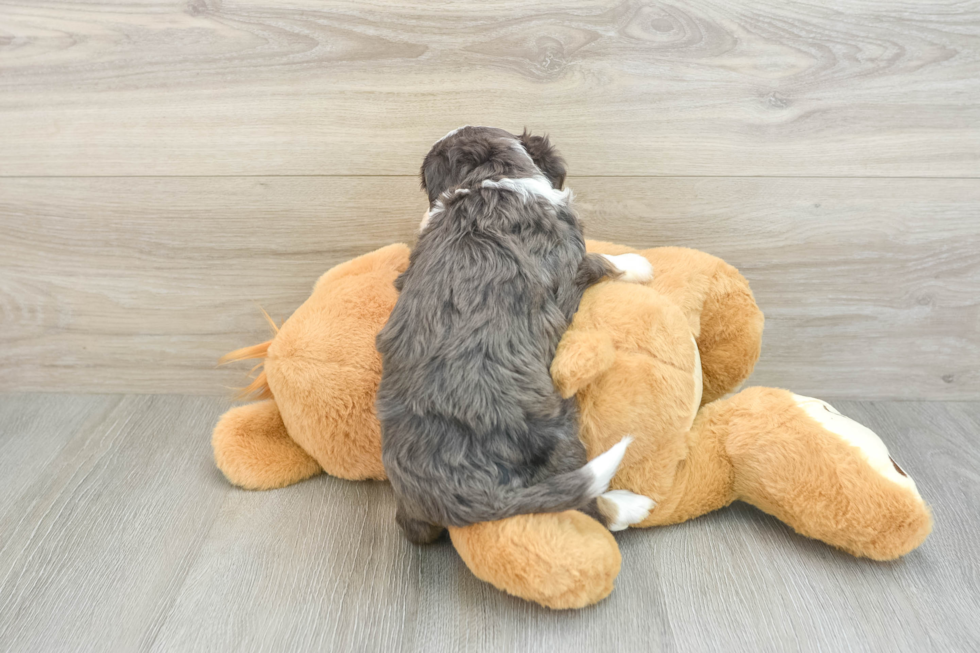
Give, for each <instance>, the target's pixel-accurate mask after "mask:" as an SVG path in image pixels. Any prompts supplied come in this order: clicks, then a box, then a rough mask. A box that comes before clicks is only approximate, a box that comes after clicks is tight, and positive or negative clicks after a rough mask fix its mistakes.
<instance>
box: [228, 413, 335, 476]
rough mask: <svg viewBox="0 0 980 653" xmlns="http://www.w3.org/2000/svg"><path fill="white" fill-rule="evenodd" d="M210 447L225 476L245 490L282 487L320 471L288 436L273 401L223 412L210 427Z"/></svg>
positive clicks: (315, 463) (312, 460)
mask: <svg viewBox="0 0 980 653" xmlns="http://www.w3.org/2000/svg"><path fill="white" fill-rule="evenodd" d="M211 446H212V447H213V448H214V461H215V463H217V465H218V469H220V470H221V472H222V473H223V474H224V475H225V478H227V479H228V480H229V481H230V482H231V483H233V484H235V485H238V486H240V487H243V488H245V489H247V490H271V489H273V488H279V487H285V486H286V485H291V484H293V483H298V482H299V481H302V480H304V479H307V478H309V477H311V476H313V475H314V474H319V473H320V471H321V469H320V465H319V464H317V462H316V461H315V460H314V459H313V458H312V457H310V455H309V454H307V453H306V452H305V451H303V449H301V448H300V446H299V445H298V444H296V443H295V442H294V441H293V439H292V438H290V437H289V434H288V433H287V432H286V427H285V426H284V425H283V423H282V418H281V417H280V416H279V408H278V407H277V406H276V402H275V401H273V400H267V401H260V402H257V403H254V404H247V405H245V406H238V407H237V408H232V409H231V410H229V411H228V412H226V413H225V414H224V415H223V416H222V417H221V419H220V420H219V421H218V424H217V425H216V426H215V427H214V433H213V434H212V436H211Z"/></svg>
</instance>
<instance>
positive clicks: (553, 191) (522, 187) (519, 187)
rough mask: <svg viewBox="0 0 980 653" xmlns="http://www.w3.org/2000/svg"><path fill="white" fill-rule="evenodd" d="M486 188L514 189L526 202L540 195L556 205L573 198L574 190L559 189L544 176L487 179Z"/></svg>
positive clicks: (484, 184) (484, 185)
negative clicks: (497, 179)
mask: <svg viewBox="0 0 980 653" xmlns="http://www.w3.org/2000/svg"><path fill="white" fill-rule="evenodd" d="M483 187H484V188H500V189H503V190H509V191H513V192H515V193H517V194H519V195H520V196H521V199H523V200H524V201H525V202H527V201H529V200H530V199H531V198H532V197H540V198H541V199H544V200H547V201H548V202H551V203H552V204H554V205H558V204H566V203H568V201H569V200H570V199H571V196H572V191H571V190H569V189H567V188H566V189H565V190H558V189H557V188H555V187H553V186H552V185H551V183H550V182H549V181H548V180H547V179H545V178H544V177H537V176H536V177H522V178H520V179H501V180H500V181H493V180H490V179H487V180H485V181H484V182H483Z"/></svg>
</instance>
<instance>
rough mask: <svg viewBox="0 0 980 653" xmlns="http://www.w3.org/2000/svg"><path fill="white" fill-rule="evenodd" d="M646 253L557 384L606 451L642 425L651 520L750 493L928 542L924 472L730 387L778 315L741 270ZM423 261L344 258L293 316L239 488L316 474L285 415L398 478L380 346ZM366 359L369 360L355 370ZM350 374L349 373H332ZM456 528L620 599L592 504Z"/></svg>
mask: <svg viewBox="0 0 980 653" xmlns="http://www.w3.org/2000/svg"><path fill="white" fill-rule="evenodd" d="M587 245H588V248H589V250H590V251H593V252H601V253H606V254H623V253H628V252H632V251H635V250H631V249H630V248H628V247H622V246H618V245H612V244H609V243H596V242H590V243H587ZM642 254H643V255H644V256H645V257H646V258H648V259H649V260H650V262H651V263H653V264H654V266H655V267H656V269H657V276H656V278H655V279H654V280H653V282H651V283H649V284H647V285H645V286H638V285H633V284H625V283H621V282H609V283H602V284H599V285H597V286H595V287H593V288H592V289H590V290H589V291H588V292H586V293H585V295H584V296H583V299H582V303H581V305H580V308H579V311H578V313H577V314H576V316H575V319H574V320H573V323H572V325H571V327H570V328H569V330H568V331H567V332H566V333H565V335H564V337H563V339H562V341H561V343H560V344H559V347H558V350H557V353H556V356H555V359H554V361H553V364H552V370H551V371H552V374H553V378H554V380H555V382H556V384H557V386H558V387H559V388H561V389H562V390H563V392H564V393H565V394H567V395H569V396H571V395H572V394H574V395H575V396H576V399H577V401H578V404H579V408H580V411H581V423H580V429H581V430H580V436H581V438H582V440H583V442H584V443H585V445H586V447H587V448H588V450H589V452H590V454H591V453H594V452H596V451H602V450H603V448H604V447H607V446H608V445H609V443H610V442H612V441H613V440H614V439H615V437H616V435H617V434H621V433H623V432H630V433H632V434H633V435H634V436H635V438H636V440H635V442H634V443H633V444H632V445H631V447H630V449H629V451H628V452H627V455H626V457H625V459H624V461H623V464H622V466H621V467H620V470H619V472H618V474H617V477H616V479H615V480H614V482H613V485H614V486H615V487H617V488H620V489H627V490H631V491H633V492H636V493H639V494H646V495H649V496H652V497H653V498H655V499H656V500H657V505H656V508H655V509H654V510H653V511H651V513H650V515H649V517H648V518H647V519H646V520H644V522H642V524H641V525H643V526H653V525H665V524H672V523H678V522H682V521H685V520H688V519H692V518H694V517H697V516H698V515H702V514H705V513H707V512H710V511H712V510H716V509H718V508H720V507H722V506H724V505H727V504H728V503H730V502H732V501H735V500H742V501H746V502H749V503H752V504H754V505H756V506H758V507H759V508H761V509H762V510H765V511H766V512H769V513H770V514H773V515H775V516H776V517H778V518H779V519H781V520H783V521H785V522H786V523H787V524H789V525H790V526H792V527H793V528H794V529H795V530H796V531H797V532H799V533H801V534H802V535H805V536H807V537H814V538H817V539H820V540H822V541H824V542H826V543H828V544H830V545H832V546H835V547H838V548H840V549H842V550H844V551H848V552H850V553H852V554H854V555H858V556H864V557H868V558H873V559H880V560H888V559H893V558H896V557H898V556H901V555H905V554H907V553H909V552H910V551H912V550H913V549H915V548H916V547H917V546H919V545H920V544H921V543H922V542H923V541H924V540H925V538H926V537H927V536H928V534H929V532H930V530H931V528H932V518H931V515H930V512H929V509H928V507H927V506H926V504H925V502H924V501H923V499H922V497H921V496H920V495H919V492H918V490H917V489H916V488H915V486H914V484H908V483H897V482H895V481H894V480H893V479H894V478H895V476H894V474H890V475H888V474H883V473H882V472H881V469H880V466H879V465H876V464H872V460H871V457H872V456H871V454H869V452H868V451H866V450H865V449H862V448H861V447H859V446H855V445H854V444H853V438H848V437H844V436H845V435H846V434H843V435H842V434H841V433H838V432H834V431H833V430H831V429H830V428H828V427H827V426H826V425H825V424H824V423H822V422H821V421H819V420H816V419H814V418H813V417H812V416H811V414H809V413H808V412H807V409H806V407H805V406H804V405H802V403H801V400H800V398H797V397H796V396H795V395H793V394H792V393H790V392H787V391H785V390H778V389H773V388H749V389H747V390H743V391H741V392H738V393H736V394H733V395H731V396H728V397H725V398H723V399H719V398H720V397H722V396H723V395H726V394H728V393H731V392H733V391H735V390H736V388H737V386H738V384H740V383H741V382H742V381H744V380H745V378H747V377H748V375H749V374H750V373H751V371H752V369H753V366H754V365H755V361H756V360H757V358H758V354H759V347H760V343H761V336H762V327H763V319H762V314H761V312H760V311H759V310H758V308H757V307H756V305H755V301H754V299H753V298H752V294H751V292H750V290H749V287H748V284H747V283H746V281H745V279H744V278H742V276H741V275H739V274H738V271H737V270H735V269H734V268H732V267H731V266H729V265H727V264H725V263H724V262H723V261H720V260H718V259H717V258H714V257H712V256H709V255H707V254H704V253H702V252H697V251H693V250H687V249H680V248H662V249H653V250H645V251H643V252H642ZM407 261H408V249H407V248H406V247H404V246H392V247H387V248H384V249H382V250H379V251H377V252H373V253H371V254H368V255H365V256H363V257H361V258H360V259H355V260H354V261H352V262H350V263H346V264H344V265H342V266H339V267H338V268H335V269H334V270H331V271H330V272H328V273H327V274H326V275H324V277H323V278H322V279H321V280H320V282H319V283H318V285H317V289H316V290H315V291H314V294H313V296H311V297H310V299H309V300H308V301H307V302H306V304H304V305H303V306H302V307H300V309H298V310H297V311H296V313H295V314H294V315H293V316H292V317H291V318H290V319H289V320H288V321H287V322H286V323H285V324H284V325H283V327H282V329H281V330H280V332H279V333H278V334H277V335H276V338H275V340H274V341H273V342H272V345H271V346H270V347H269V348H268V351H269V356H270V359H267V362H266V373H267V377H268V381H269V389H270V390H271V392H272V394H273V395H274V404H273V403H272V402H262V403H259V404H255V405H252V406H241V407H237V408H233V409H231V410H230V411H229V412H228V413H227V414H226V416H225V417H224V418H222V420H221V421H220V422H219V424H218V425H217V426H216V427H215V432H214V438H213V444H214V448H215V460H216V462H217V463H218V466H219V467H220V468H221V470H222V471H223V472H224V473H225V475H226V476H227V477H228V479H229V480H230V481H231V482H233V483H235V484H238V485H241V486H243V487H250V488H258V487H279V486H282V485H286V484H288V483H290V482H295V481H296V480H298V479H301V478H304V477H305V476H306V475H309V473H311V470H312V471H315V468H314V467H313V466H312V464H311V463H310V462H309V460H308V459H307V458H305V457H303V456H299V455H297V454H296V451H295V448H293V447H290V446H289V443H288V442H287V441H286V440H285V439H284V437H283V435H284V434H283V431H282V427H283V426H285V427H286V433H287V434H288V437H289V438H291V439H292V440H293V441H294V442H295V443H296V445H298V447H299V448H301V449H302V450H303V451H305V452H306V454H307V455H308V456H309V458H312V459H313V460H314V461H316V463H317V464H318V465H319V466H320V467H321V468H322V469H324V470H326V471H327V472H328V473H331V474H334V475H337V476H342V477H344V478H381V477H383V469H382V468H381V464H380V463H381V456H380V433H379V430H378V427H377V419H376V418H375V417H374V415H373V402H372V401H371V398H372V397H373V391H374V390H376V388H377V385H378V382H379V380H380V367H379V366H378V365H377V360H378V359H377V353H376V352H375V351H374V347H373V341H374V334H375V333H377V330H378V329H380V327H381V325H382V324H383V323H384V320H385V319H386V318H387V316H388V313H390V311H391V306H393V304H394V292H393V290H392V289H391V281H392V280H393V279H394V278H395V276H397V274H398V273H399V272H400V271H401V270H403V269H404V266H405V265H407ZM348 312H351V313H348ZM273 353H275V358H274V359H273V358H272V355H273ZM699 359H700V366H699V365H698V360H699ZM348 360H349V361H358V362H357V363H356V364H354V365H351V366H350V367H347V366H346V363H342V364H338V361H348ZM371 361H374V363H373V364H372V363H371ZM270 364H271V367H270ZM699 367H700V370H701V374H700V375H699V374H698V368H699ZM273 370H275V371H273ZM335 375H340V376H341V377H342V379H341V380H342V382H336V383H328V384H326V385H322V384H320V383H318V381H319V380H320V379H323V378H327V379H330V378H332V377H333V376H335ZM275 409H278V410H279V412H280V413H281V414H282V420H281V422H280V421H279V420H276V419H275V418H274V411H275ZM287 415H288V416H289V418H288V419H287ZM872 436H873V434H872ZM878 444H881V443H880V442H878ZM882 446H883V445H882ZM372 456H373V459H372ZM902 462H903V461H899V463H902ZM903 466H904V467H905V470H904V472H905V473H906V474H911V473H912V472H914V467H913V465H911V464H910V465H907V466H906V465H903ZM365 470H369V471H370V470H373V473H374V474H376V475H372V474H371V473H365ZM450 536H451V537H452V540H453V543H454V544H455V545H456V547H457V549H458V550H459V552H460V555H461V556H462V558H463V560H464V561H465V562H466V564H467V566H469V568H470V569H471V570H473V573H474V574H476V575H477V576H478V577H480V578H482V579H484V580H486V581H487V582H489V583H492V584H493V585H495V586H496V587H498V588H500V589H502V590H505V591H507V592H510V593H512V594H514V595H516V596H520V597H523V598H525V599H528V600H532V601H537V602H538V603H540V604H542V605H546V606H548V607H551V608H575V607H582V606H584V605H588V604H591V603H594V602H596V601H598V600H600V599H602V598H603V597H605V596H606V595H608V593H609V592H610V591H611V590H612V587H613V581H614V579H615V577H616V574H617V573H618V571H619V566H620V558H619V553H618V551H617V550H616V546H615V541H614V540H613V539H612V537H611V536H610V534H609V532H608V531H607V530H606V529H605V528H604V527H603V526H602V525H601V524H599V523H598V522H596V521H595V520H592V519H590V518H588V517H587V516H585V515H582V514H581V513H577V512H563V513H552V514H543V515H524V516H518V517H512V518H510V519H505V520H502V521H497V522H488V523H483V524H475V525H472V526H466V527H463V528H450Z"/></svg>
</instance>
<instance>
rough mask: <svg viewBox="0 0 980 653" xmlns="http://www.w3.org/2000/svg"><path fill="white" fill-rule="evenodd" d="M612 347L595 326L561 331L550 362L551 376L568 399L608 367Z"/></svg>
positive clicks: (610, 342) (612, 360) (612, 359)
mask: <svg viewBox="0 0 980 653" xmlns="http://www.w3.org/2000/svg"><path fill="white" fill-rule="evenodd" d="M615 360H616V350H615V348H614V347H613V343H612V340H611V339H610V338H609V336H608V335H607V334H605V333H603V332H601V331H597V330H595V329H574V328H573V329H569V330H568V331H566V332H565V335H564V337H563V338H562V339H561V342H560V343H558V350H557V351H556V352H555V358H554V360H553V361H552V362H551V379H552V380H553V381H554V382H555V387H557V388H558V391H559V392H561V396H562V397H565V398H566V399H568V398H569V397H571V396H572V395H574V394H575V393H576V392H578V391H579V390H581V389H582V388H584V387H585V386H587V385H588V384H589V383H591V382H592V381H594V380H595V379H597V378H598V377H599V375H600V374H602V373H603V372H605V371H606V370H608V369H609V368H610V367H612V364H613V362H614V361H615Z"/></svg>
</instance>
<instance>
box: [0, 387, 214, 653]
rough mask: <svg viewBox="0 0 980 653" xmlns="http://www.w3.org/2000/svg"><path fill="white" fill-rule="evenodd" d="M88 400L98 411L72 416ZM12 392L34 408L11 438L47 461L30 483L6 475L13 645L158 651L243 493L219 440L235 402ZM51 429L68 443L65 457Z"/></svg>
mask: <svg viewBox="0 0 980 653" xmlns="http://www.w3.org/2000/svg"><path fill="white" fill-rule="evenodd" d="M55 399H58V397H55ZM80 402H81V404H82V406H83V407H84V404H86V403H87V404H88V408H89V411H90V415H91V416H92V418H91V419H79V421H78V422H76V423H68V421H67V419H68V418H70V417H73V416H74V417H79V409H80V406H79V403H80ZM2 403H3V404H4V409H3V411H2V412H8V411H14V412H18V413H19V414H20V417H19V418H18V420H16V421H13V422H7V421H3V422H0V447H2V448H3V450H4V452H6V450H7V449H8V446H9V445H11V444H14V445H16V446H17V448H19V449H21V450H31V451H33V453H35V454H36V455H37V456H38V457H39V459H40V460H44V461H45V464H44V466H43V467H40V466H37V465H35V478H34V479H33V481H32V482H31V484H30V485H29V486H27V487H23V488H22V491H19V492H17V493H16V494H13V495H11V496H9V498H8V496H7V495H8V493H9V492H14V491H15V490H18V489H19V488H18V487H17V486H16V485H13V486H12V485H10V484H9V483H10V479H9V477H7V476H4V477H0V496H4V510H3V513H2V514H0V532H2V533H3V538H2V539H3V545H2V547H0V642H3V645H2V648H3V649H4V650H10V651H59V650H64V651H78V650H127V651H135V650H139V649H141V648H142V649H146V648H147V647H148V646H149V645H150V644H151V643H152V641H153V639H154V638H155V637H156V634H157V633H158V631H159V628H160V627H161V625H162V624H163V623H164V621H165V620H166V618H167V617H168V614H169V612H170V609H171V607H172V602H173V599H174V597H175V596H176V593H177V591H178V590H179V588H180V587H181V586H182V584H183V583H184V579H185V576H186V573H187V571H188V570H189V568H190V566H191V563H192V562H193V560H194V558H195V555H196V553H197V551H198V549H199V548H200V546H201V544H202V543H203V541H204V539H205V537H206V536H207V534H208V532H209V529H210V527H211V524H212V523H213V522H214V519H215V517H216V516H217V513H218V510H219V509H220V507H221V503H222V498H223V497H224V495H225V494H226V493H227V492H228V491H229V487H228V485H227V484H226V483H225V482H224V479H223V478H221V475H220V473H218V472H217V471H216V470H215V468H214V464H213V462H212V461H211V456H210V447H209V446H208V443H209V432H210V429H211V427H212V426H213V424H214V422H215V420H216V419H217V416H218V410H219V409H220V408H221V407H222V405H223V404H224V402H223V401H219V400H215V399H213V398H189V397H126V398H113V399H111V400H108V401H107V399H106V398H104V397H91V398H86V399H84V400H81V399H80V398H69V399H65V398H64V397H61V398H60V401H54V400H52V399H51V398H48V397H45V396H31V395H24V396H20V397H10V396H6V397H4V398H3V399H2ZM52 404H53V405H52ZM52 413H54V414H55V415H57V414H59V413H60V414H63V415H64V418H65V419H64V420H61V421H60V423H59V422H58V420H56V419H53V418H52V417H51V414H52ZM25 435H30V436H33V441H34V444H33V447H27V446H25V445H24V443H23V439H24V437H25ZM65 436H70V437H67V438H66V437H65ZM17 440H20V441H21V442H20V443H19V444H18V443H17V442H16V441H17ZM51 440H61V441H62V442H63V443H64V444H63V446H62V448H61V449H60V450H59V451H57V454H56V455H55V456H54V457H53V458H51V457H50V454H49V453H47V451H50V448H49V447H48V445H47V443H48V442H49V441H51ZM14 478H16V476H15V477H14ZM7 501H10V503H9V504H8V503H7Z"/></svg>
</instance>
